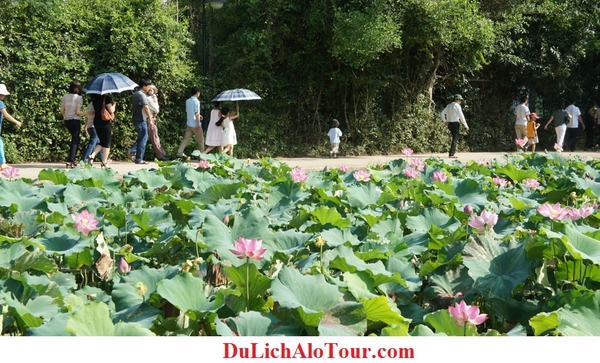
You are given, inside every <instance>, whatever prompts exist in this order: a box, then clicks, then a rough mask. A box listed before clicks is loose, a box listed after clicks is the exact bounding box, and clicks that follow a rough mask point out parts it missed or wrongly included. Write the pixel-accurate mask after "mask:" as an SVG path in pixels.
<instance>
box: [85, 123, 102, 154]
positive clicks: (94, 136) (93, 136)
mask: <svg viewBox="0 0 600 363" xmlns="http://www.w3.org/2000/svg"><path fill="white" fill-rule="evenodd" d="M87 132H88V135H90V141H89V142H88V144H87V147H86V149H85V153H84V154H83V161H85V162H87V159H88V157H89V156H90V155H91V154H92V152H93V151H94V148H95V147H96V145H98V144H99V143H100V139H99V138H98V133H96V128H95V127H88V128H87ZM98 157H99V158H100V160H102V151H100V152H99V153H98Z"/></svg>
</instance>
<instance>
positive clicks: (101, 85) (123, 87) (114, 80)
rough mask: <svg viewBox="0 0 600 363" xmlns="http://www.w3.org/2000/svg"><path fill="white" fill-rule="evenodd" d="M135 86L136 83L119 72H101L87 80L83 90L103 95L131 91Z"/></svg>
mask: <svg viewBox="0 0 600 363" xmlns="http://www.w3.org/2000/svg"><path fill="white" fill-rule="evenodd" d="M137 86H138V84H137V83H135V82H134V81H132V80H131V79H129V77H127V76H124V75H122V74H121V73H101V74H99V75H97V76H96V77H94V78H93V79H92V80H91V81H89V82H88V83H87V84H86V85H85V87H83V91H84V92H85V93H87V94H97V95H105V94H107V93H119V92H123V91H131V90H133V89H134V88H136V87H137Z"/></svg>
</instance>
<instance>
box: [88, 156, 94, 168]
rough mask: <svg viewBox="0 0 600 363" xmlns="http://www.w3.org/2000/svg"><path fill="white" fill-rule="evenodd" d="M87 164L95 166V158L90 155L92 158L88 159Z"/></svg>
mask: <svg viewBox="0 0 600 363" xmlns="http://www.w3.org/2000/svg"><path fill="white" fill-rule="evenodd" d="M87 163H88V164H89V165H90V166H94V158H93V157H92V156H91V155H90V156H88V158H87Z"/></svg>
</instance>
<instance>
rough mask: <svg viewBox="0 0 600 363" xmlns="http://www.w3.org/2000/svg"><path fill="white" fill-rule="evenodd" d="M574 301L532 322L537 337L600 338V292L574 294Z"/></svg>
mask: <svg viewBox="0 0 600 363" xmlns="http://www.w3.org/2000/svg"><path fill="white" fill-rule="evenodd" d="M573 296H574V298H573V299H572V301H571V302H570V303H569V304H567V305H565V306H563V307H561V308H560V309H558V310H556V311H554V312H552V313H540V314H538V315H536V316H535V317H533V318H532V319H531V321H530V324H531V326H532V327H533V329H534V332H535V335H546V334H553V335H563V336H600V291H595V292H591V291H583V292H582V293H580V294H573Z"/></svg>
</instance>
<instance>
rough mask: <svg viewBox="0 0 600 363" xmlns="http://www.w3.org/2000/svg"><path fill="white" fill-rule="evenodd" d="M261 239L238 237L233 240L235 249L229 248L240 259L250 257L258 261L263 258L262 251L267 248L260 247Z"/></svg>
mask: <svg viewBox="0 0 600 363" xmlns="http://www.w3.org/2000/svg"><path fill="white" fill-rule="evenodd" d="M261 246H262V240H259V239H245V238H242V237H240V238H239V239H238V240H237V241H236V242H235V249H234V250H231V249H230V250H229V251H231V252H232V253H233V254H234V255H236V256H237V257H238V258H239V259H240V260H242V259H244V258H251V259H253V260H257V261H260V260H262V259H263V253H265V251H266V250H267V249H266V248H261Z"/></svg>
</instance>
